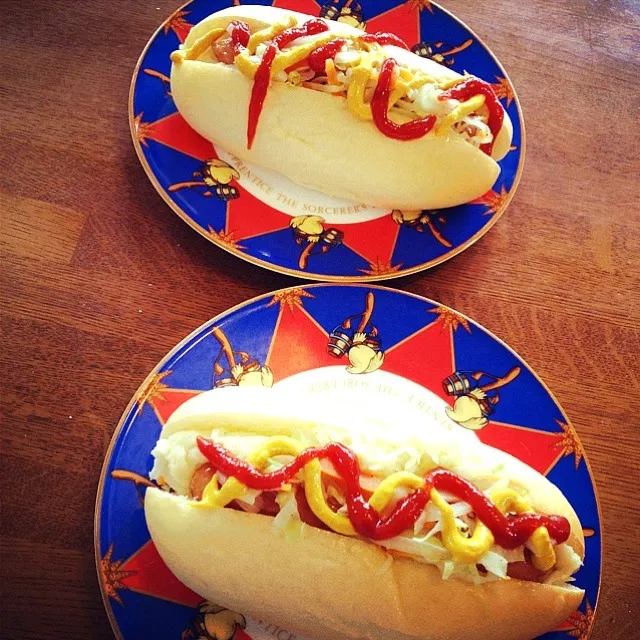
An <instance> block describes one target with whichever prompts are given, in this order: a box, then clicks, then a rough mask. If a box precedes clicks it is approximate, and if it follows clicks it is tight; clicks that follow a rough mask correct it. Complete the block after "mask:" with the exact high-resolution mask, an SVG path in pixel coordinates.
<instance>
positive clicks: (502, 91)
mask: <svg viewBox="0 0 640 640" xmlns="http://www.w3.org/2000/svg"><path fill="white" fill-rule="evenodd" d="M496 80H497V82H495V83H494V84H492V85H491V86H492V87H493V90H494V91H495V92H496V95H497V96H498V98H504V99H505V100H506V101H507V107H510V106H511V103H512V102H513V99H514V97H515V94H514V92H513V87H512V86H511V83H510V82H509V81H508V80H507V79H506V78H501V77H500V76H496Z"/></svg>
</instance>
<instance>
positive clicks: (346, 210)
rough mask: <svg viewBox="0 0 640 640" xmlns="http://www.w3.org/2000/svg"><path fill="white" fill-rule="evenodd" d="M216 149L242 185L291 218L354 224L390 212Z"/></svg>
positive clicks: (219, 148) (218, 147)
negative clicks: (331, 192)
mask: <svg viewBox="0 0 640 640" xmlns="http://www.w3.org/2000/svg"><path fill="white" fill-rule="evenodd" d="M214 148H215V150H216V153H217V154H218V157H219V158H220V160H223V161H224V162H226V163H227V164H230V165H231V166H232V167H233V168H234V169H235V170H236V171H237V172H238V173H239V174H240V180H239V182H240V184H241V185H242V186H243V187H244V188H245V189H246V190H247V191H248V192H249V193H250V194H251V195H252V196H255V197H256V198H258V200H261V201H262V202H264V203H265V204H267V205H269V206H270V207H272V208H274V209H277V210H278V211H282V213H286V214H287V215H289V216H291V217H292V218H296V217H299V216H317V217H319V218H321V219H322V222H327V223H329V224H354V223H357V222H368V221H369V220H376V219H377V218H382V217H383V216H386V215H388V214H389V213H391V212H390V211H389V209H379V208H375V207H371V206H369V205H366V204H358V203H356V202H351V201H350V200H342V199H340V198H333V197H331V196H328V195H326V194H325V193H321V192H320V191H314V190H313V189H308V188H307V187H302V186H300V185H299V184H296V183H295V182H292V181H291V180H289V179H288V178H286V177H285V176H283V175H281V174H279V173H277V172H276V171H271V170H269V169H265V168H263V167H259V166H257V165H254V164H251V163H249V162H245V161H244V160H241V159H240V158H238V157H237V156H236V155H234V154H232V153H229V152H228V151H225V150H224V149H223V148H222V147H220V146H218V145H214Z"/></svg>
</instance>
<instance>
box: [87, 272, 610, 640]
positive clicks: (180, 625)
mask: <svg viewBox="0 0 640 640" xmlns="http://www.w3.org/2000/svg"><path fill="white" fill-rule="evenodd" d="M355 345H358V346H357V348H353V349H352V347H355ZM245 384H253V385H264V386H272V385H274V386H279V387H281V388H284V389H288V390H289V392H290V393H292V394H308V395H309V402H310V404H311V403H314V402H315V403H332V404H333V405H334V406H341V405H342V404H343V403H345V402H349V403H350V406H354V403H356V406H358V407H359V410H360V411H362V412H364V413H365V415H366V412H367V411H375V416H376V418H377V419H378V420H383V421H386V422H387V423H388V424H389V425H392V424H393V422H394V417H395V416H397V415H398V412H399V411H400V410H401V411H402V412H404V413H406V412H407V411H409V412H412V413H414V414H415V415H416V417H420V416H424V415H429V416H430V418H431V420H436V421H444V423H445V424H450V421H449V420H450V419H453V420H454V421H455V422H457V423H458V424H460V425H461V426H460V429H467V432H466V433H468V437H470V438H475V437H478V438H480V440H482V441H483V442H485V443H488V444H491V445H493V446H495V447H497V448H500V449H504V450H505V451H508V452H509V453H511V454H513V455H515V456H517V457H518V458H520V459H521V460H523V461H524V462H526V463H528V464H529V465H531V466H532V467H534V468H535V469H537V470H538V471H540V472H541V473H544V474H545V475H546V476H547V477H548V478H549V479H550V480H551V481H552V482H553V483H555V484H556V485H557V486H558V487H560V489H561V490H562V491H563V492H564V494H565V495H566V496H567V498H568V499H569V501H570V502H571V504H572V505H573V507H574V508H575V510H576V512H577V513H578V516H579V518H580V521H581V522H582V524H583V525H584V527H585V529H584V532H585V537H586V561H585V565H584V567H583V568H582V569H581V570H580V571H579V572H578V574H577V576H576V577H577V581H576V584H577V585H578V586H580V587H582V588H584V589H585V590H586V597H585V599H584V601H583V603H582V605H581V607H580V610H579V611H577V612H575V613H574V614H572V615H571V616H570V618H569V619H568V620H567V621H566V622H565V623H564V624H563V625H561V627H560V628H559V629H558V630H557V631H554V632H553V633H549V634H546V635H545V636H543V637H544V638H545V640H568V638H569V637H573V638H581V639H582V640H586V639H587V638H588V637H589V635H590V631H591V626H592V624H593V619H594V614H595V608H596V602H597V599H598V590H599V583H600V558H601V541H600V532H601V529H600V517H599V512H598V504H597V498H596V494H595V487H594V484H593V479H592V477H591V474H590V471H589V466H588V463H587V460H586V457H585V455H584V451H583V449H582V445H581V444H580V441H579V439H578V436H577V434H576V432H575V430H574V428H573V426H572V425H571V423H570V422H569V419H568V418H567V417H566V415H565V414H564V412H563V411H562V409H561V408H560V407H559V405H558V404H557V402H556V401H555V399H554V398H553V396H552V395H551V393H550V392H549V390H548V389H547V388H546V387H545V386H544V384H543V383H542V382H541V381H540V379H539V378H538V377H537V376H536V375H535V373H534V372H533V371H532V370H531V369H530V368H529V367H528V366H527V364H526V363H524V362H523V361H522V360H521V359H520V358H519V357H518V356H517V355H516V354H515V353H514V352H513V351H511V349H509V348H508V347H507V346H506V345H505V344H503V343H502V342H501V341H500V340H498V339H497V338H496V337H495V336H493V335H491V334H490V333H488V332H487V331H486V330H484V329H483V328H482V327H480V326H479V325H477V324H475V323H474V322H472V321H471V320H469V319H468V318H465V317H464V316H462V315H460V314H458V313H456V312H455V311H453V310H452V309H449V308H447V307H444V306H442V305H439V304H438V303H436V302H432V301H430V300H427V299H425V298H421V297H418V296H415V295H411V294H407V293H403V292H400V291H395V290H392V289H385V288H381V287H375V286H366V285H358V284H354V285H331V284H325V285H321V284H316V285H309V286H306V287H304V288H291V289H283V290H281V291H276V292H275V293H270V294H267V295H264V296H261V297H259V298H254V299H253V300H250V301H249V302H246V303H245V304H242V305H240V306H238V307H235V308H234V309H231V310H230V311H228V312H226V313H223V314H222V315H220V316H218V317H217V318H214V319H213V320H211V321H209V322H207V323H206V324H204V325H203V326H202V327H200V328H199V329H197V330H196V331H194V332H193V333H192V334H191V335H190V336H189V337H188V338H186V339H185V340H184V341H183V342H181V343H180V344H179V345H178V346H177V347H176V348H175V349H173V351H171V353H169V354H168V355H167V356H166V357H165V358H164V359H163V360H162V362H160V364H159V365H158V366H157V367H156V368H155V369H154V370H153V372H152V373H151V374H150V375H149V377H148V378H147V379H146V380H145V382H144V383H143V384H142V386H141V387H140V388H139V389H138V391H137V392H136V394H135V395H134V397H133V398H132V400H131V402H130V403H129V406H128V407H127V409H126V411H125V412H124V415H123V416H122V419H121V420H120V424H119V425H118V427H117V429H116V431H115V434H114V436H113V440H112V442H111V446H110V447H109V451H108V453H107V456H106V460H105V464H104V468H103V471H102V477H101V479H100V485H99V489H98V497H97V504H96V523H95V552H96V563H97V567H98V573H99V577H100V585H101V589H102V595H103V598H104V603H105V607H106V609H107V613H108V615H109V619H110V620H111V624H112V626H113V630H114V632H115V634H116V636H117V637H118V638H120V639H122V640H143V639H145V638H157V639H158V640H161V639H164V638H166V639H172V640H190V639H193V640H195V639H199V640H221V639H223V640H231V639H232V638H233V639H234V640H247V639H252V640H268V639H270V640H272V639H273V638H278V639H280V640H303V639H302V638H300V637H299V636H296V635H294V634H292V633H289V631H287V630H284V629H281V628H280V627H278V626H277V621H273V622H264V621H260V620H250V619H248V618H245V617H244V616H243V615H242V612H230V611H228V610H224V609H221V608H220V607H218V606H216V603H208V602H203V601H202V599H201V598H200V597H199V596H198V595H196V594H195V593H193V592H191V591H190V590H189V589H187V588H186V587H185V586H184V585H182V584H181V583H180V582H178V580H177V579H176V578H175V577H174V576H173V575H172V574H171V573H170V572H169V570H168V569H167V567H166V566H165V565H164V563H163V562H162V560H161V559H160V557H159V556H158V554H157V552H156V550H155V547H154V545H153V543H152V542H151V541H150V539H149V533H148V531H147V528H146V525H145V518H144V511H143V500H144V493H145V488H146V486H147V485H148V484H149V482H148V480H147V477H148V474H149V471H150V469H151V466H152V457H151V455H150V451H151V449H152V448H153V447H154V445H155V443H156V441H157V439H158V437H159V434H160V431H161V429H162V426H163V425H164V424H165V422H166V421H167V419H168V418H169V416H170V415H171V413H172V412H173V411H174V410H175V409H176V408H177V407H178V406H179V405H180V404H181V403H183V402H184V401H185V400H187V399H189V398H191V397H193V396H195V395H197V394H198V393H201V392H202V391H205V390H208V389H212V388H219V387H223V386H228V385H245ZM478 391H484V393H482V394H480V393H478ZM212 570H215V568H212ZM214 629H218V631H217V632H216V631H214ZM221 630H225V631H224V632H223V631H221Z"/></svg>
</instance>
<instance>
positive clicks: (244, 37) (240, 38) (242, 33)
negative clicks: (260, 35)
mask: <svg viewBox="0 0 640 640" xmlns="http://www.w3.org/2000/svg"><path fill="white" fill-rule="evenodd" d="M230 26H231V31H230V33H231V42H232V43H233V52H234V54H235V55H238V54H239V53H242V50H243V49H244V48H246V46H247V44H249V38H250V37H251V31H250V30H249V25H248V24H247V23H246V22H242V21H241V20H233V21H232V22H231V23H230Z"/></svg>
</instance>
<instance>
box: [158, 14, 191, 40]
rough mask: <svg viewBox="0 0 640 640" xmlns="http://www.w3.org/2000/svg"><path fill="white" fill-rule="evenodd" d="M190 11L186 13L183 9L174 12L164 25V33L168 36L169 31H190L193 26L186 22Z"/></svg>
mask: <svg viewBox="0 0 640 640" xmlns="http://www.w3.org/2000/svg"><path fill="white" fill-rule="evenodd" d="M189 13H190V12H189V11H184V10H182V9H178V10H177V11H174V12H173V13H172V14H171V15H170V16H169V17H168V18H167V21H166V22H165V23H164V26H163V27H162V32H163V33H164V35H165V36H166V35H167V34H168V33H169V31H179V30H183V29H188V28H189V27H191V26H192V25H191V24H190V23H188V22H187V21H186V20H185V18H184V17H185V16H188V15H189Z"/></svg>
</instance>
